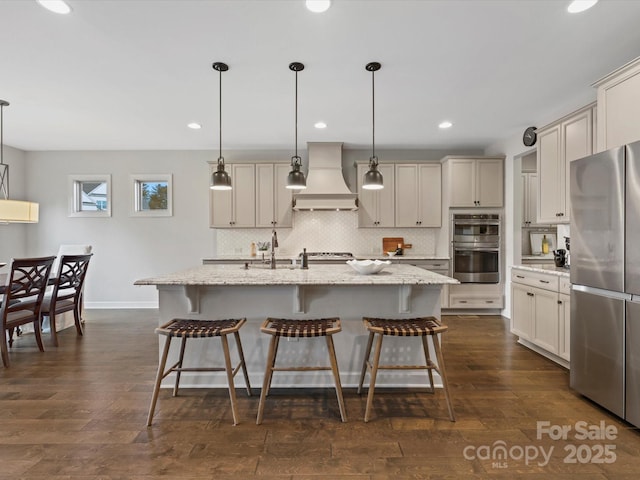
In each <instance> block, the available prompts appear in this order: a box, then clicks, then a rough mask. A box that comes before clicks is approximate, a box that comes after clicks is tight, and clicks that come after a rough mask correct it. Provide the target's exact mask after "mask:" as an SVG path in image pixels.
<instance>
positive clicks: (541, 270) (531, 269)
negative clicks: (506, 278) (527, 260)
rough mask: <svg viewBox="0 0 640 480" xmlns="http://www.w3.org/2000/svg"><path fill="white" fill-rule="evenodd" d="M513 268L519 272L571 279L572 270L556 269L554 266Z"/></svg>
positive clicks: (542, 265)
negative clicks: (546, 274)
mask: <svg viewBox="0 0 640 480" xmlns="http://www.w3.org/2000/svg"><path fill="white" fill-rule="evenodd" d="M511 268H515V269H518V270H525V271H528V272H538V273H548V274H550V275H555V276H557V277H566V278H569V274H570V272H571V271H570V270H569V269H568V268H565V267H556V266H555V265H554V264H545V263H543V264H540V265H534V264H531V265H513V266H512V267H511Z"/></svg>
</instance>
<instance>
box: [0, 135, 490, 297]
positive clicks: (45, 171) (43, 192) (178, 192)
mask: <svg viewBox="0 0 640 480" xmlns="http://www.w3.org/2000/svg"><path fill="white" fill-rule="evenodd" d="M5 148H6V150H5V160H10V162H11V168H12V172H11V174H12V180H11V181H12V183H11V189H12V197H13V198H16V199H29V200H31V201H36V202H39V203H40V222H39V223H38V224H35V225H6V226H0V240H1V244H0V261H3V262H6V261H8V260H10V259H11V258H12V257H19V256H26V255H29V256H36V255H54V254H56V253H57V251H58V248H59V246H60V245H61V244H91V245H92V246H93V252H94V254H95V256H94V258H93V259H92V263H91V265H90V267H89V275H88V277H87V285H86V291H85V301H86V305H87V307H89V308H125V307H155V306H156V305H157V298H158V297H157V292H156V290H155V289H154V288H153V287H148V286H145V287H136V286H134V285H133V283H134V282H135V280H137V279H140V278H144V277H148V276H155V275H158V274H162V273H167V272H171V271H176V270H180V269H184V268H188V267H192V266H195V265H199V264H201V262H202V259H203V258H210V257H212V256H215V255H216V253H217V245H216V230H213V229H210V228H209V188H208V187H209V163H208V162H215V160H216V159H217V154H216V153H217V152H211V151H206V152H205V151H53V152H52V151H48V152H26V153H25V152H20V151H19V150H16V149H12V148H7V147H5ZM301 153H304V160H305V165H306V152H301ZM447 153H452V154H479V153H482V152H479V151H460V152H441V151H432V150H431V151H429V150H410V151H403V150H398V151H386V152H385V151H379V152H377V154H378V156H379V158H380V161H385V162H389V161H420V160H425V161H426V160H438V159H439V158H441V157H443V156H444V155H445V154H447ZM291 155H292V152H289V151H255V150H252V151H245V150H242V151H240V150H236V151H231V152H225V159H226V161H227V162H244V161H265V162H274V161H280V162H281V161H289V159H290V158H291ZM369 155H370V153H369V151H367V150H351V151H350V150H347V149H345V150H344V156H343V165H344V166H345V172H346V175H345V176H346V177H347V178H346V180H347V183H348V184H349V185H350V187H351V188H352V189H353V190H355V184H356V179H355V169H354V168H353V165H354V162H356V161H358V162H361V161H365V162H366V161H368V158H369ZM7 163H9V161H7ZM14 163H15V164H16V165H15V168H14ZM145 173H146V174H172V175H173V216H171V217H152V218H142V217H132V216H130V213H131V208H132V207H131V202H132V193H131V192H132V189H133V186H132V183H131V179H130V175H131V174H145ZM86 174H96V175H104V174H110V175H111V188H112V192H111V195H112V198H111V200H112V207H111V208H112V212H111V213H112V215H111V217H108V218H77V217H69V215H68V214H69V206H68V205H69V195H70V191H69V181H68V177H69V175H86ZM25 179H28V182H26V180H25ZM357 230H358V229H357V228H354V229H353V234H357V233H358V232H357ZM5 268H6V267H5Z"/></svg>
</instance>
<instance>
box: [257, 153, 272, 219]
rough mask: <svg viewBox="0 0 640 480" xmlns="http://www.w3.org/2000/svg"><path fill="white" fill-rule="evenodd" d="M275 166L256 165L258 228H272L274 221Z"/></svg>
mask: <svg viewBox="0 0 640 480" xmlns="http://www.w3.org/2000/svg"><path fill="white" fill-rule="evenodd" d="M274 187H275V171H274V166H273V164H260V163H259V164H256V227H271V226H273V222H274V221H275V219H274V195H275V188H274Z"/></svg>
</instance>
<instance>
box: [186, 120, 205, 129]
mask: <svg viewBox="0 0 640 480" xmlns="http://www.w3.org/2000/svg"><path fill="white" fill-rule="evenodd" d="M187 127H189V128H192V129H193V130H200V129H201V128H202V125H200V124H199V123H196V122H191V123H188V124H187Z"/></svg>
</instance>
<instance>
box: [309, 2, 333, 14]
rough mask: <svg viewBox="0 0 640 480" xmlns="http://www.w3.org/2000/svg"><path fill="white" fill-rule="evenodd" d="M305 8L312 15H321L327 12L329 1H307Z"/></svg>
mask: <svg viewBox="0 0 640 480" xmlns="http://www.w3.org/2000/svg"><path fill="white" fill-rule="evenodd" d="M306 4H307V8H308V9H309V10H311V11H312V12H313V13H322V12H326V11H327V10H329V7H330V6H331V0H307V1H306Z"/></svg>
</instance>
